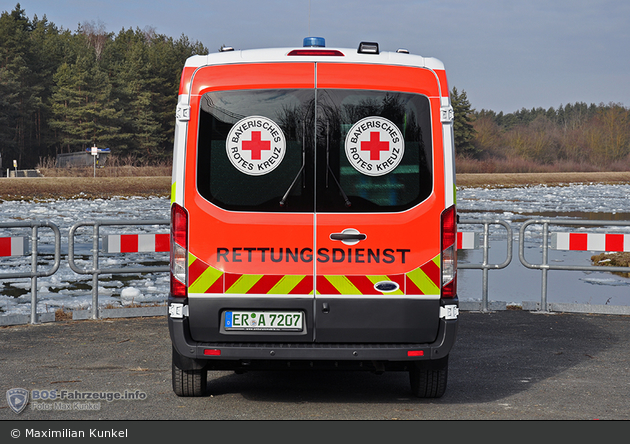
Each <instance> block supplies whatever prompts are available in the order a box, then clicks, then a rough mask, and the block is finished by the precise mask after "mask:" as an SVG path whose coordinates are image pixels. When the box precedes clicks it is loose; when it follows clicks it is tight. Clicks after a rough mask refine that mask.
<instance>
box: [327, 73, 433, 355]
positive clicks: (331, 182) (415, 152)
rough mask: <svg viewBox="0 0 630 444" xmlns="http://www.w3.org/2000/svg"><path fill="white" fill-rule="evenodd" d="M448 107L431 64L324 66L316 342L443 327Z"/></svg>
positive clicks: (388, 338)
mask: <svg viewBox="0 0 630 444" xmlns="http://www.w3.org/2000/svg"><path fill="white" fill-rule="evenodd" d="M439 109H440V97H439V84H438V81H437V79H436V77H435V74H434V73H433V72H432V71H430V70H427V69H421V68H409V67H392V66H382V65H352V64H325V63H319V64H318V65H317V109H316V113H317V134H316V136H317V139H316V146H317V154H316V188H315V194H316V217H315V224H316V227H315V242H316V248H317V263H316V267H317V268H316V285H315V289H316V310H315V316H316V341H317V342H372V343H379V342H415V343H419V342H430V341H432V340H433V339H434V338H435V336H436V334H437V326H438V318H439V295H440V285H439V283H440V256H439V253H440V232H439V230H440V214H441V211H442V210H443V209H444V190H443V183H444V181H443V162H444V161H443V157H442V149H441V146H442V140H441V123H440V121H439V111H438V110H439ZM434 147H440V148H438V149H435V148H434Z"/></svg>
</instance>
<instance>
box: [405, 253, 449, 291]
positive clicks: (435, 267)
mask: <svg viewBox="0 0 630 444" xmlns="http://www.w3.org/2000/svg"><path fill="white" fill-rule="evenodd" d="M440 279H441V273H440V255H439V254H438V255H437V256H436V257H434V258H433V260H430V261H429V262H427V263H426V264H424V265H423V266H421V267H418V268H416V269H415V270H412V271H410V272H409V273H407V279H406V282H405V283H406V285H405V286H406V290H407V291H406V292H407V294H440V289H441V287H440Z"/></svg>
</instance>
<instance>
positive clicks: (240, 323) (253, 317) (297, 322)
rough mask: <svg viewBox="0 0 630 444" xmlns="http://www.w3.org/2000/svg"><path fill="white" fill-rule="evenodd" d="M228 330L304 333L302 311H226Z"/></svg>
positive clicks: (226, 326)
mask: <svg viewBox="0 0 630 444" xmlns="http://www.w3.org/2000/svg"><path fill="white" fill-rule="evenodd" d="M224 322H225V324H224V326H225V329H226V330H256V331H259V330H263V331H264V330H267V331H302V326H303V324H304V314H303V313H302V312H301V311H226V312H225V321H224Z"/></svg>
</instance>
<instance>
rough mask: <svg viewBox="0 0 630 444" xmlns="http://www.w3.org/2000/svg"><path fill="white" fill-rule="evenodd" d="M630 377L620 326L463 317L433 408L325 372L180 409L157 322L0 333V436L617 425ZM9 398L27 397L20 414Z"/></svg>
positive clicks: (617, 319) (257, 379)
mask: <svg viewBox="0 0 630 444" xmlns="http://www.w3.org/2000/svg"><path fill="white" fill-rule="evenodd" d="M629 367H630V317H628V316H617V315H584V314H542V313H534V312H527V311H516V310H515V311H512V310H507V311H498V312H493V313H476V312H463V313H461V314H460V327H459V332H458V339H457V342H456V344H455V347H454V349H453V350H452V352H451V355H450V366H449V381H448V388H447V390H446V394H445V395H444V396H443V397H442V398H440V399H432V400H431V399H429V400H423V399H416V398H414V397H412V396H411V395H410V392H409V380H408V375H407V373H405V372H390V373H384V374H382V375H375V374H372V373H361V372H329V371H305V372H282V371H274V372H251V373H245V374H241V375H238V374H235V373H234V372H209V376H208V377H209V381H208V392H207V395H206V396H204V397H200V398H179V397H177V396H176V395H175V394H174V393H173V391H172V388H171V345H170V338H169V335H168V328H167V325H166V318H165V317H155V318H124V319H110V320H87V321H66V322H54V323H46V324H40V325H22V326H12V327H3V328H0V375H1V381H2V382H1V388H0V392H2V401H0V420H2V421H4V423H2V424H1V425H2V427H0V428H1V429H2V430H0V432H2V433H4V429H8V428H12V427H14V426H15V425H16V424H17V425H18V429H19V427H20V425H19V424H20V421H21V420H27V421H28V420H31V421H53V422H52V424H55V422H57V421H62V422H63V421H74V420H76V421H90V420H113V421H132V420H140V421H147V420H158V421H161V420H232V421H233V420H274V421H275V420H301V421H311V420H342V421H345V420H348V421H352V420H354V421H356V420H379V421H383V420H593V419H600V420H627V419H629V418H630V401H629V392H630V369H629ZM13 388H24V389H26V390H28V391H29V392H30V394H31V395H30V396H31V400H30V403H29V405H27V407H26V408H25V409H24V410H23V411H22V412H21V413H19V414H17V413H15V412H14V411H13V410H12V409H11V408H9V406H8V403H7V401H6V399H5V396H4V393H5V392H6V391H8V390H10V389H13ZM53 391H54V392H53ZM63 391H65V393H66V398H65V399H60V396H61V395H60V394H61V393H62V392H63ZM34 393H38V395H39V398H40V399H33V397H34V396H33V395H34ZM52 393H57V394H58V395H57V396H58V397H57V399H56V400H50V399H44V397H45V396H48V397H49V398H50V397H51V396H52V395H51V394H52ZM84 393H96V394H97V395H98V396H99V397H104V396H105V397H106V396H114V395H108V393H109V394H114V393H119V394H120V395H119V396H124V394H125V393H127V395H128V396H129V394H131V395H133V396H135V397H136V399H124V400H120V399H119V400H109V401H108V400H106V399H98V398H94V397H93V398H92V399H80V398H78V396H81V397H83V396H85V395H83V394H84ZM68 394H70V395H71V396H74V398H68V397H67V396H68ZM77 394H78V395H77ZM46 424H51V423H46ZM107 424H109V425H111V424H112V423H107ZM75 425H76V424H75ZM7 433H8V432H7ZM2 440H3V442H4V436H2Z"/></svg>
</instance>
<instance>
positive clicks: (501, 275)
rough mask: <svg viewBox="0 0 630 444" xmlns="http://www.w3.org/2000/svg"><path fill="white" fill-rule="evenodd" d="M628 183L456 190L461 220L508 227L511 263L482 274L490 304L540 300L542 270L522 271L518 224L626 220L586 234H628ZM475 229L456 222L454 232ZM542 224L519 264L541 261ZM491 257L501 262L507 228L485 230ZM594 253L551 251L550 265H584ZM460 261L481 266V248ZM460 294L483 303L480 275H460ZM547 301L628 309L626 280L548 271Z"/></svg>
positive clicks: (531, 230)
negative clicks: (485, 276) (497, 222)
mask: <svg viewBox="0 0 630 444" xmlns="http://www.w3.org/2000/svg"><path fill="white" fill-rule="evenodd" d="M628 196H630V185H602V184H568V185H566V186H545V185H539V186H530V187H514V188H460V189H458V193H457V206H458V212H459V214H460V217H461V218H462V219H470V220H476V221H479V220H482V219H501V220H505V221H506V222H508V223H510V226H511V227H512V230H513V240H512V242H513V258H512V262H511V263H510V265H509V266H508V267H507V268H505V269H503V270H490V271H489V272H488V296H489V300H491V301H493V300H494V301H505V302H508V303H515V304H520V303H521V302H522V301H540V300H541V295H542V272H541V271H540V270H531V269H528V268H525V267H524V266H523V265H522V264H521V262H520V260H519V257H518V236H519V230H520V228H521V226H522V223H523V222H524V221H526V220H529V219H535V218H541V217H544V218H563V219H572V220H596V221H606V220H615V221H628V226H627V227H626V226H624V227H617V226H616V227H614V228H611V227H589V228H588V231H589V232H614V233H630V200H629V198H628ZM481 229H482V226H481V225H460V226H459V230H460V231H481ZM542 229H543V228H542V225H530V226H529V227H528V230H527V232H526V236H525V238H526V241H525V243H524V255H525V259H526V260H527V261H528V262H529V263H532V264H540V263H542V248H541V245H542ZM552 231H585V229H583V228H581V227H575V226H574V227H567V226H554V227H553V230H552ZM490 246H491V248H490V255H489V257H490V260H489V263H493V264H498V263H501V262H503V261H504V259H505V258H506V253H507V248H506V236H505V229H503V228H502V227H500V226H499V225H492V226H491V228H490ZM593 254H596V253H594V252H588V251H584V252H568V251H554V250H549V263H550V264H563V265H581V266H590V265H591V261H590V258H591V256H592V255H593ZM458 256H459V258H460V262H464V263H481V262H482V261H483V256H482V250H466V251H462V250H460V252H459V253H458ZM458 276H459V277H458V293H459V297H460V299H461V300H477V301H478V300H481V296H482V280H481V271H480V270H468V269H466V270H463V269H460V270H459V274H458ZM547 301H548V302H566V303H583V304H598V305H600V304H601V305H606V304H608V305H630V279H628V278H625V277H620V276H617V275H614V274H612V273H608V272H583V271H558V270H550V271H549V272H548V287H547Z"/></svg>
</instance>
